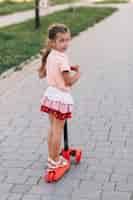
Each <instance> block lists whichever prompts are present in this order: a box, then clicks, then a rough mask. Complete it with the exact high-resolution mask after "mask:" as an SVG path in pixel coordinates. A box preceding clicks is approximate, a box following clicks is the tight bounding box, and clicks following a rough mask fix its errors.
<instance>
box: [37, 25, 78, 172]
mask: <svg viewBox="0 0 133 200" xmlns="http://www.w3.org/2000/svg"><path fill="white" fill-rule="evenodd" d="M70 40H71V34H70V30H69V29H68V27H66V26H65V25H64V24H53V25H51V26H50V27H49V29H48V44H47V47H46V49H45V51H44V52H42V54H43V56H42V65H41V67H40V68H39V70H38V71H39V77H40V78H44V77H45V76H46V77H47V82H48V85H49V86H48V88H47V89H46V91H45V93H44V95H43V97H42V99H41V108H40V110H41V111H42V112H46V113H48V115H49V120H50V127H49V131H48V153H49V156H48V170H51V169H55V168H58V167H64V166H65V165H67V164H68V162H67V160H65V159H64V158H63V157H62V156H60V146H61V134H62V131H63V128H64V123H65V120H66V119H68V118H71V117H72V107H73V98H72V96H71V94H70V89H71V86H72V85H73V84H74V83H76V82H77V81H78V79H79V78H80V71H79V66H78V65H75V66H72V67H70V65H69V61H68V57H67V55H66V54H65V51H66V50H67V48H68V46H69V42H70ZM71 71H74V72H75V73H74V74H73V75H72V74H71V73H70V72H71Z"/></svg>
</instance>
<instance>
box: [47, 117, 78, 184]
mask: <svg viewBox="0 0 133 200" xmlns="http://www.w3.org/2000/svg"><path fill="white" fill-rule="evenodd" d="M61 155H62V156H63V157H64V158H65V159H67V160H68V165H67V166H65V167H59V168H57V169H53V170H50V171H47V172H46V174H45V175H44V180H45V181H46V182H48V183H51V182H55V181H58V180H59V179H60V178H61V177H62V176H63V175H64V174H65V173H66V172H67V171H68V170H69V169H70V166H71V156H74V157H75V161H76V163H77V164H78V163H80V160H81V157H82V151H81V149H74V148H69V145H68V128H67V120H66V121H65V125H64V149H62V151H61Z"/></svg>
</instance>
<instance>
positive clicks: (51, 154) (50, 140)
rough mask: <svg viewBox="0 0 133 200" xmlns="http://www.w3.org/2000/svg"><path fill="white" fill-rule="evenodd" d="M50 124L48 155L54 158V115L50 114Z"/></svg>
mask: <svg viewBox="0 0 133 200" xmlns="http://www.w3.org/2000/svg"><path fill="white" fill-rule="evenodd" d="M49 122H50V125H49V129H48V139H47V141H48V154H49V157H50V158H52V156H53V151H52V146H53V145H52V137H53V133H52V125H53V115H52V114H49Z"/></svg>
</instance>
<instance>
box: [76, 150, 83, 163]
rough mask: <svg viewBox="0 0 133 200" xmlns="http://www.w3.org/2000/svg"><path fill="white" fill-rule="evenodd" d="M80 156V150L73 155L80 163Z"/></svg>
mask: <svg viewBox="0 0 133 200" xmlns="http://www.w3.org/2000/svg"><path fill="white" fill-rule="evenodd" d="M81 157H82V152H81V150H77V151H76V155H75V159H76V163H77V164H78V163H80V160H81Z"/></svg>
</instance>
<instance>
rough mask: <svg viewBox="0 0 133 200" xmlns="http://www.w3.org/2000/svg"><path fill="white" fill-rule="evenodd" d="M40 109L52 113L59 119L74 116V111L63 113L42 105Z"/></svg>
mask: <svg viewBox="0 0 133 200" xmlns="http://www.w3.org/2000/svg"><path fill="white" fill-rule="evenodd" d="M40 111H42V112H46V113H52V114H53V115H54V116H55V117H56V118H57V119H60V120H65V119H68V118H72V113H71V112H69V113H61V112H59V111H57V110H53V109H51V108H48V107H47V106H44V105H41V108H40Z"/></svg>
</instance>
